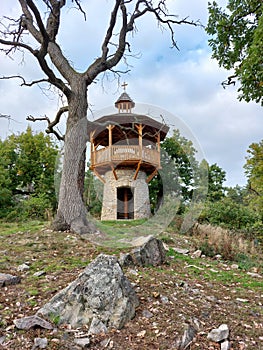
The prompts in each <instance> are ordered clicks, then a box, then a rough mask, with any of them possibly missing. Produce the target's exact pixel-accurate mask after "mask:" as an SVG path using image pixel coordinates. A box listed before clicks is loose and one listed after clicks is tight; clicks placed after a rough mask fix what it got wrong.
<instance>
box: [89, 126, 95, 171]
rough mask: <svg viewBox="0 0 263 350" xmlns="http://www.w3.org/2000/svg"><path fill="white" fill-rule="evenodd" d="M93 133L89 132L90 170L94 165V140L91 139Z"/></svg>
mask: <svg viewBox="0 0 263 350" xmlns="http://www.w3.org/2000/svg"><path fill="white" fill-rule="evenodd" d="M94 133H95V131H91V133H90V160H91V164H90V166H91V168H92V167H93V166H94V164H95V154H94V150H95V148H94V138H93V136H94Z"/></svg>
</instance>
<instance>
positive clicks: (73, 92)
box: [0, 0, 197, 233]
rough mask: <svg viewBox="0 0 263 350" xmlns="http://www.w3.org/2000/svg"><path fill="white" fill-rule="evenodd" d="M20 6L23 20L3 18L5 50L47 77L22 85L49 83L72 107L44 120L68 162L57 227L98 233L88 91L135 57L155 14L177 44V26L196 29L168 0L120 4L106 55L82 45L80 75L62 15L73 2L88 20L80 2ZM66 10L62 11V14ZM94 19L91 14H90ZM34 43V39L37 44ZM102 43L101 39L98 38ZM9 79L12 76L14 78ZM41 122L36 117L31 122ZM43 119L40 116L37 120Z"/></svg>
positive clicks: (23, 0) (26, 0)
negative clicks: (141, 33) (88, 169)
mask: <svg viewBox="0 0 263 350" xmlns="http://www.w3.org/2000/svg"><path fill="white" fill-rule="evenodd" d="M17 1H18V3H19V4H20V7H21V14H20V15H19V18H10V16H5V17H3V19H2V23H1V24H2V26H1V28H2V29H1V32H0V45H1V48H0V49H1V51H3V52H4V53H6V54H8V55H12V54H14V53H16V52H19V51H23V52H27V53H29V54H31V55H32V56H33V57H34V58H35V59H36V62H37V63H38V65H39V67H40V68H41V69H42V71H43V73H44V78H43V79H38V80H35V81H31V82H27V81H26V80H25V79H24V78H23V77H20V78H21V79H22V85H26V86H31V85H33V84H37V83H38V84H40V83H48V84H51V85H53V86H54V87H55V88H56V89H58V90H59V92H60V94H62V95H63V96H64V98H65V99H66V101H67V105H66V106H63V107H62V108H61V109H60V110H59V111H58V113H57V115H56V116H55V118H54V121H50V119H49V118H48V117H46V118H45V117H44V118H40V119H45V120H46V121H47V122H48V128H47V131H48V132H54V133H56V135H57V137H59V138H62V139H64V140H65V145H64V162H63V171H62V177H61V183H60V194H59V204H58V211H57V217H56V220H55V221H54V225H53V227H54V228H55V229H63V228H64V227H65V223H66V224H67V225H68V226H70V227H71V229H72V230H74V231H75V232H78V233H85V232H94V231H95V230H96V228H95V227H94V226H93V225H92V224H91V223H89V222H88V221H87V218H86V208H85V206H84V205H83V192H84V173H85V163H86V162H85V148H86V142H87V131H86V130H87V119H86V115H87V108H88V99H87V97H88V96H87V90H88V88H89V87H90V86H91V84H92V83H93V82H94V80H95V79H96V78H97V77H98V75H99V74H100V73H103V72H107V71H114V72H115V73H117V74H121V70H120V69H119V70H118V69H117V68H116V69H115V68H114V67H116V66H117V65H118V63H119V62H121V60H122V59H123V58H124V62H125V59H126V58H127V55H126V54H129V55H130V54H131V40H132V35H131V36H129V34H130V33H131V34H132V33H134V32H135V31H136V23H137V22H138V20H139V19H141V18H142V17H144V16H146V15H148V14H150V15H152V16H153V17H154V18H155V19H156V20H157V22H158V24H159V25H160V26H161V27H162V28H163V27H164V26H165V27H167V28H168V30H169V31H170V34H171V41H172V44H173V46H176V41H175V38H174V25H180V24H190V25H197V23H194V22H192V21H189V20H188V18H187V17H186V18H183V19H179V18H178V17H177V16H174V15H169V12H168V9H167V3H168V1H166V0H160V1H147V0H143V1H142V0H130V1H125V0H115V1H113V2H112V3H113V8H112V11H111V14H110V15H109V17H110V19H109V24H108V27H107V29H106V34H105V36H104V38H102V41H101V43H102V44H101V51H100V52H99V53H98V55H97V57H96V58H95V59H94V56H93V54H92V57H88V52H89V46H88V44H87V43H86V42H87V40H86V39H85V41H83V50H82V51H81V52H82V53H83V52H85V53H86V55H85V56H86V57H87V66H86V68H85V69H84V70H83V71H82V72H79V71H77V70H76V69H75V67H74V65H73V64H72V63H71V62H70V61H69V60H68V58H67V56H66V54H65V53H64V52H63V50H62V47H63V43H62V44H61V43H60V42H59V38H60V36H59V33H60V29H61V24H62V23H63V19H62V16H63V15H66V14H68V15H69V16H70V15H71V13H72V12H70V11H64V12H63V11H62V10H63V9H64V8H65V7H69V6H71V5H70V3H73V5H75V7H76V8H77V9H79V10H80V12H81V13H82V14H83V17H84V18H86V13H85V11H84V10H83V8H82V5H81V2H80V0H72V1H71V2H70V1H67V0H61V1H58V0H44V1H43V2H42V1H41V2H39V1H36V0H17ZM101 10H102V8H101V7H100V6H99V5H98V6H97V9H96V13H95V14H94V16H96V17H98V18H99V14H100V11H101ZM62 12H63V13H62ZM89 15H90V16H92V14H89ZM93 36H94V33H93V32H92V33H87V35H86V37H91V38H92V37H93ZM32 39H33V40H32ZM98 40H99V38H98ZM9 78H10V77H9ZM63 113H67V127H66V134H65V136H63V137H62V136H61V135H59V134H58V132H57V131H56V130H55V129H54V127H55V126H56V125H57V124H58V123H59V120H60V118H61V116H62V115H63ZM36 119H37V118H35V117H31V118H30V120H33V121H34V120H36ZM38 119H39V118H38Z"/></svg>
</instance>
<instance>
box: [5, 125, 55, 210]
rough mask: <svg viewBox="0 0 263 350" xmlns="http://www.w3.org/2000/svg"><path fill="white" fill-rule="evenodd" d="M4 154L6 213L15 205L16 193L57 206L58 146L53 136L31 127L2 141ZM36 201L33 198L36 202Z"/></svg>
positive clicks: (52, 206) (50, 205)
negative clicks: (34, 132)
mask: <svg viewBox="0 0 263 350" xmlns="http://www.w3.org/2000/svg"><path fill="white" fill-rule="evenodd" d="M0 156H1V160H2V162H1V165H0V185H1V191H2V193H4V194H5V195H4V196H1V197H2V199H1V202H0V211H1V213H2V215H3V214H4V213H5V211H6V208H7V207H8V206H9V207H11V206H12V205H13V206H14V204H15V196H16V195H20V197H21V196H22V198H31V197H32V196H34V197H38V198H42V200H40V201H39V202H40V203H39V204H37V205H38V206H40V204H41V203H45V205H46V206H47V204H48V205H49V207H51V208H53V209H55V206H56V196H55V189H54V168H55V159H56V157H57V147H56V146H55V145H54V144H53V142H52V140H51V138H50V137H49V136H47V135H44V134H43V133H42V132H40V133H38V134H35V135H34V134H33V133H32V130H31V128H30V127H28V128H27V130H26V131H25V132H24V133H21V134H20V135H11V136H9V137H8V138H7V139H6V140H4V141H1V142H0ZM44 198H46V199H45V200H44ZM36 201H37V199H34V200H32V202H34V203H35V204H36ZM26 204H28V203H26V202H24V205H26ZM35 204H34V205H35ZM34 205H33V207H34ZM9 210H10V208H9ZM30 210H31V209H30ZM30 210H29V212H30Z"/></svg>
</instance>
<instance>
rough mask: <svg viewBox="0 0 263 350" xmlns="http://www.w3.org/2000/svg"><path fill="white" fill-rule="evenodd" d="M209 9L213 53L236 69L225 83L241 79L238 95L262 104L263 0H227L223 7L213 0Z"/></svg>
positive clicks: (220, 63)
mask: <svg viewBox="0 0 263 350" xmlns="http://www.w3.org/2000/svg"><path fill="white" fill-rule="evenodd" d="M208 9H209V20H208V24H207V27H206V31H207V33H208V34H210V35H211V36H212V37H211V39H210V40H209V45H210V46H211V48H212V57H213V58H215V59H216V60H217V61H218V63H219V65H220V66H222V67H224V68H226V69H227V70H231V71H232V72H233V74H232V73H231V75H230V76H229V77H228V79H227V80H226V81H225V82H223V86H226V85H230V84H234V85H235V83H236V80H238V81H239V82H240V87H239V88H238V91H239V92H240V95H239V99H240V100H245V101H246V102H249V101H256V102H257V103H261V105H263V55H262V52H263V40H262V38H263V2H262V1H258V0H228V4H227V6H226V9H222V8H221V7H220V6H219V5H218V4H217V3H216V2H215V1H213V2H211V3H209V7H208Z"/></svg>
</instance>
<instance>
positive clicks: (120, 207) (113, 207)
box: [101, 169, 151, 220]
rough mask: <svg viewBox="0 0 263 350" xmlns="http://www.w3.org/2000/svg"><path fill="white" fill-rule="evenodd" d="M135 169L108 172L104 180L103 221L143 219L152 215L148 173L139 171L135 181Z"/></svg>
mask: <svg viewBox="0 0 263 350" xmlns="http://www.w3.org/2000/svg"><path fill="white" fill-rule="evenodd" d="M134 174H135V170H134V169H117V170H116V175H117V180H116V179H115V177H114V174H113V172H112V171H111V170H110V171H108V172H106V174H105V176H104V179H105V181H106V183H105V184H104V190H103V203H102V212H101V220H117V219H142V218H149V217H150V214H151V210H150V200H149V188H148V184H147V182H146V177H147V176H146V173H145V172H143V171H139V173H138V175H137V178H136V180H134V179H133V178H134Z"/></svg>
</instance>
